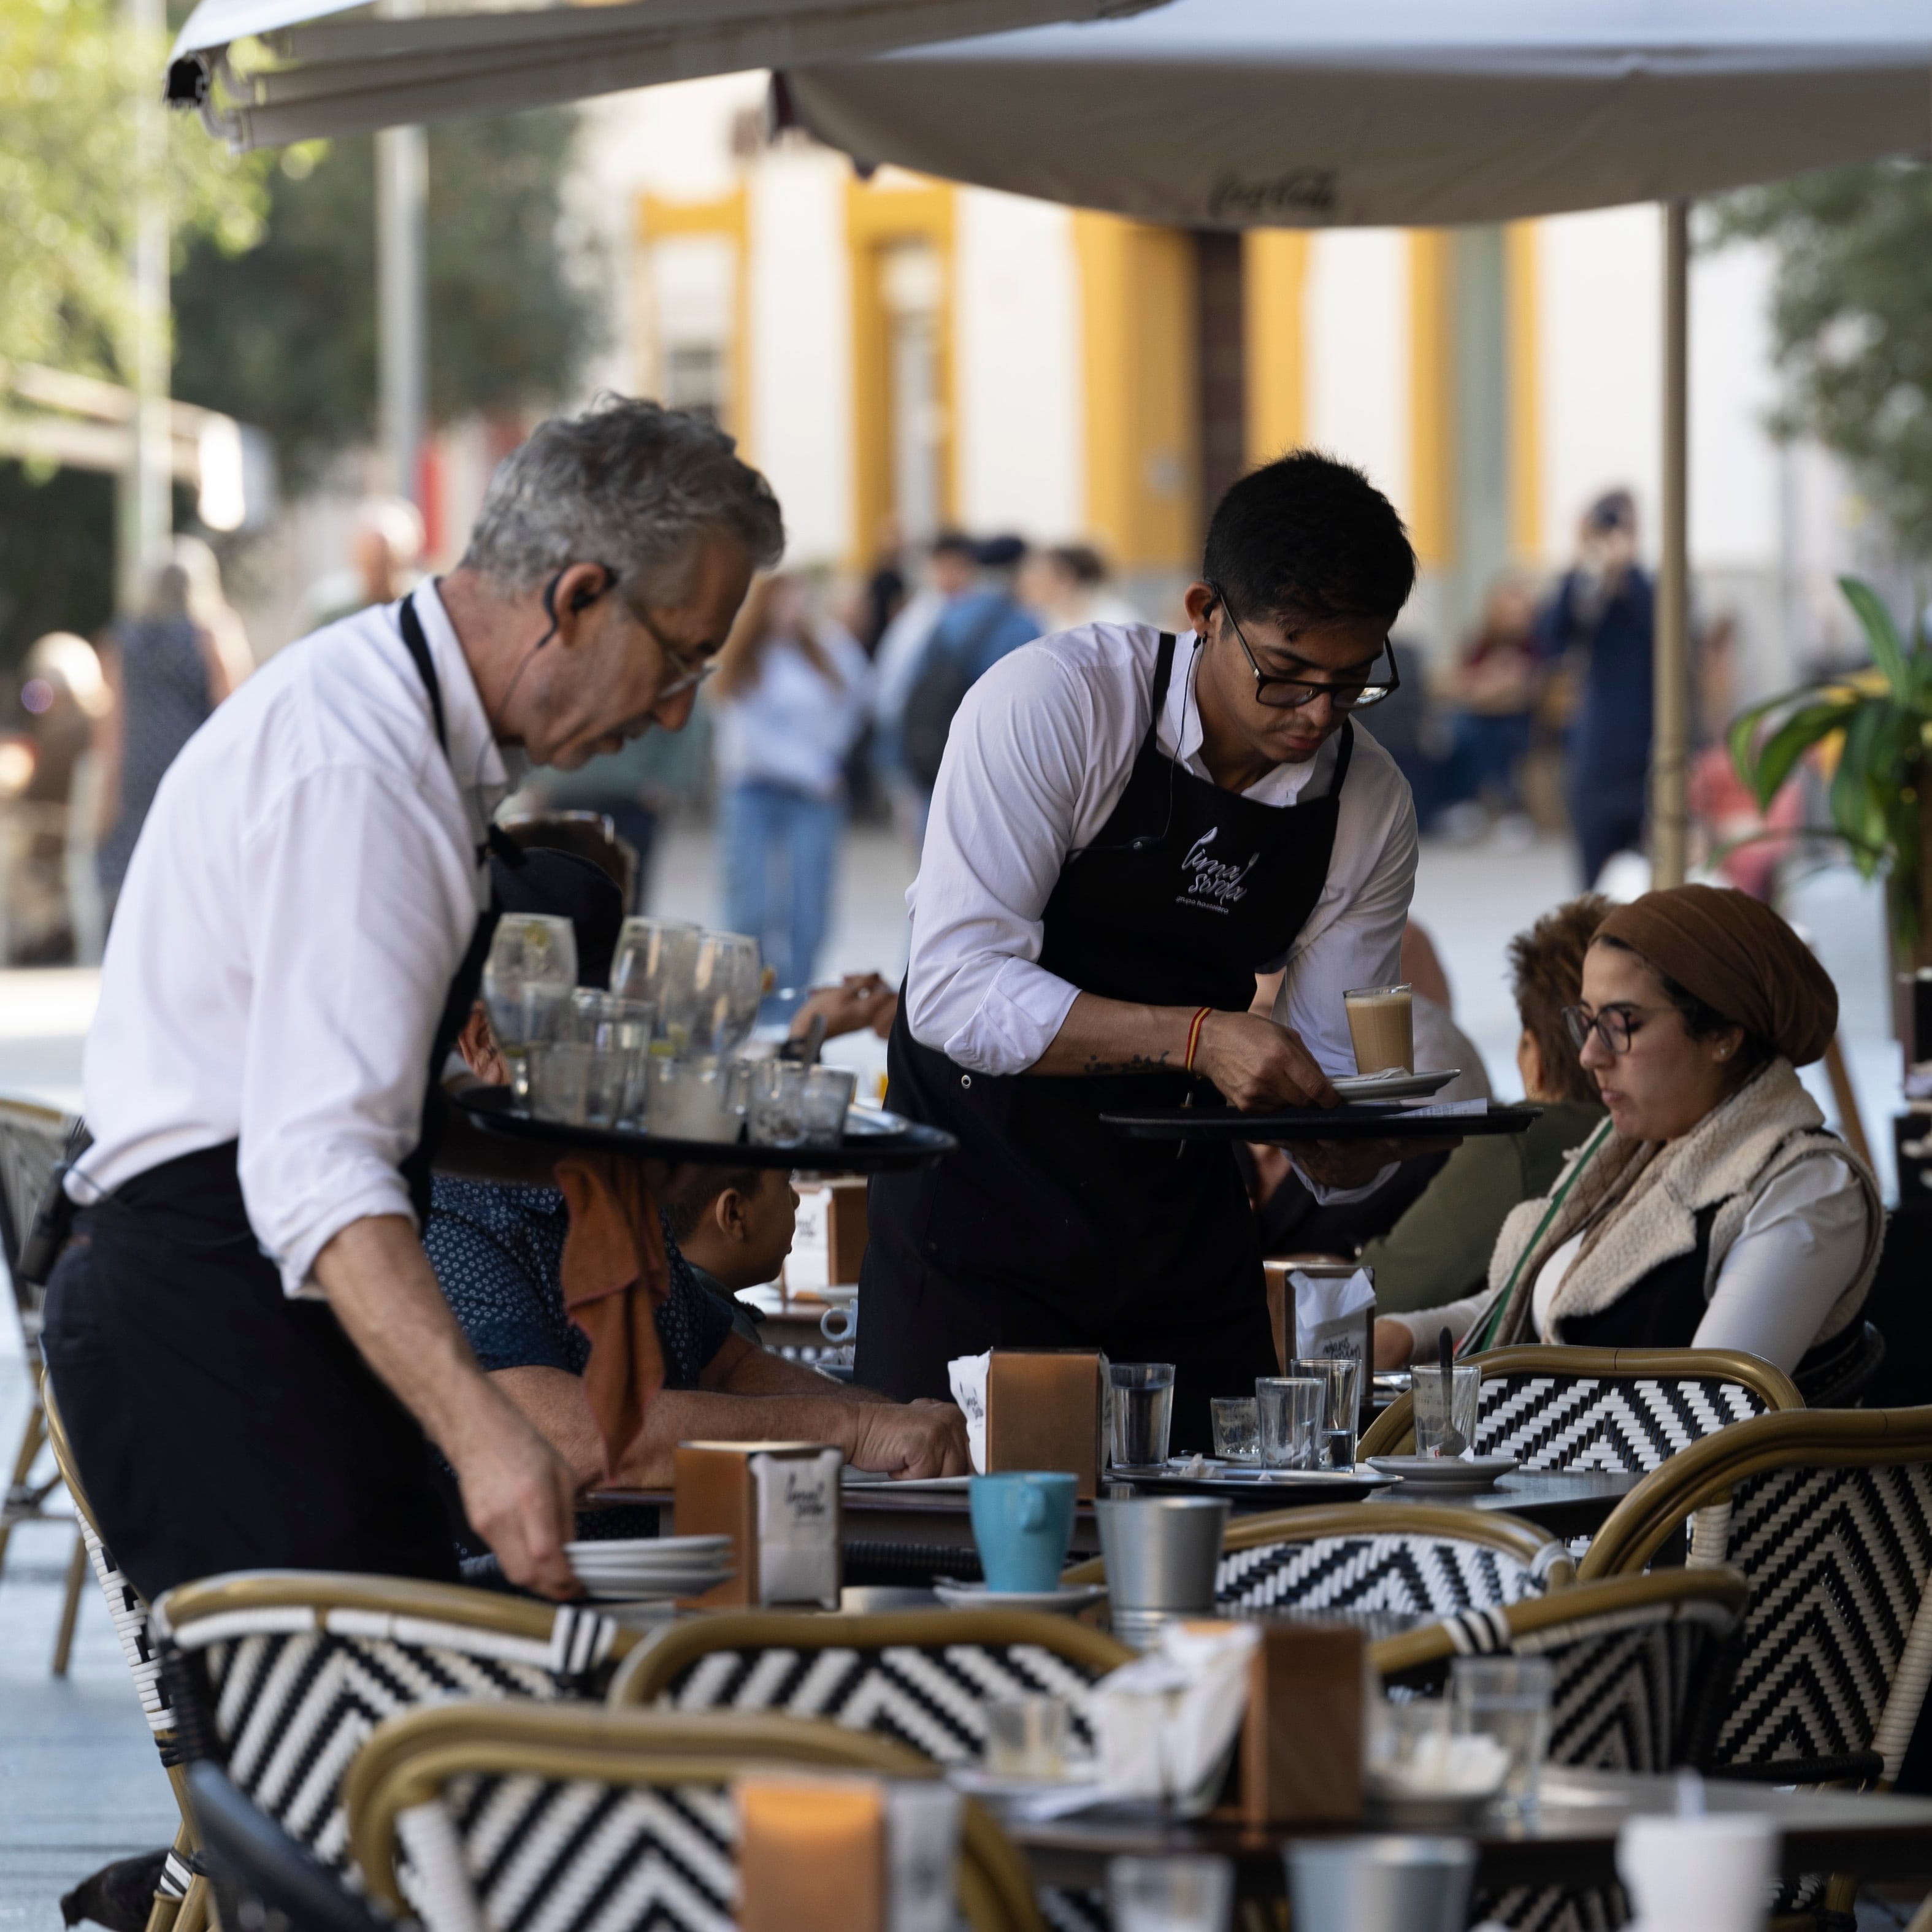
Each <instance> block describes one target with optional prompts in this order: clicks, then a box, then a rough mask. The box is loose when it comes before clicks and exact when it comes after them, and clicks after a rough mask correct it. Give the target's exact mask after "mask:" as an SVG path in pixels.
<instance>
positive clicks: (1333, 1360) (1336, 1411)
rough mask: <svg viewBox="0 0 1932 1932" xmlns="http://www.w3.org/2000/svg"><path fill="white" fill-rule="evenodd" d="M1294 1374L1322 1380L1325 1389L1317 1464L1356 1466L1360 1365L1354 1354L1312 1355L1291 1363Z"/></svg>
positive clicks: (1333, 1467) (1359, 1415)
mask: <svg viewBox="0 0 1932 1932" xmlns="http://www.w3.org/2000/svg"><path fill="white" fill-rule="evenodd" d="M1288 1373H1289V1374H1290V1375H1291V1376H1295V1377H1297V1378H1299V1379H1304V1380H1313V1381H1315V1382H1320V1383H1322V1385H1324V1386H1325V1388H1327V1390H1328V1396H1327V1398H1326V1400H1325V1402H1324V1403H1323V1405H1322V1433H1321V1439H1320V1442H1319V1448H1320V1451H1321V1455H1320V1457H1319V1464H1320V1466H1321V1467H1322V1469H1353V1468H1354V1467H1355V1431H1356V1430H1357V1428H1358V1427H1359V1426H1360V1424H1361V1400H1362V1364H1361V1358H1359V1357H1358V1356H1355V1355H1314V1356H1308V1357H1304V1358H1300V1359H1298V1360H1297V1361H1292V1362H1290V1363H1289V1365H1288Z"/></svg>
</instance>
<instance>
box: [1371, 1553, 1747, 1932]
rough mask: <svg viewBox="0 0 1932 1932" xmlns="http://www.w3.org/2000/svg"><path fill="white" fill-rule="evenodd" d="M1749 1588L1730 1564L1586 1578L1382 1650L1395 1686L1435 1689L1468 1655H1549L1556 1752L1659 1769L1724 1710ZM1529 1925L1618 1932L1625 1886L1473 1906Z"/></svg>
mask: <svg viewBox="0 0 1932 1932" xmlns="http://www.w3.org/2000/svg"><path fill="white" fill-rule="evenodd" d="M1748 1595H1749V1589H1748V1586H1747V1584H1746V1583H1745V1580H1744V1578H1743V1577H1741V1576H1739V1575H1738V1574H1736V1572H1735V1571H1729V1570H1675V1571H1671V1570H1666V1571H1653V1572H1652V1573H1651V1574H1649V1575H1648V1576H1642V1577H1615V1578H1612V1579H1610V1580H1608V1581H1604V1582H1598V1583H1579V1584H1577V1585H1575V1586H1574V1587H1572V1588H1571V1589H1567V1590H1563V1591H1559V1592H1557V1593H1556V1595H1553V1596H1549V1597H1544V1598H1535V1599H1530V1600H1526V1601H1523V1602H1521V1603H1517V1604H1509V1605H1508V1606H1506V1607H1502V1608H1500V1609H1490V1610H1468V1611H1465V1612H1463V1613H1462V1614H1461V1615H1460V1616H1455V1617H1451V1618H1448V1619H1445V1621H1444V1622H1441V1623H1439V1624H1434V1625H1430V1626H1429V1627H1428V1628H1426V1629H1423V1630H1418V1631H1405V1632H1403V1634H1401V1635H1400V1636H1398V1637H1385V1638H1384V1639H1383V1640H1382V1641H1381V1642H1380V1643H1376V1644H1374V1645H1373V1646H1370V1652H1369V1655H1370V1661H1371V1662H1372V1663H1373V1664H1374V1666H1375V1667H1376V1670H1378V1671H1379V1672H1380V1673H1381V1674H1382V1679H1383V1681H1384V1682H1385V1683H1390V1684H1396V1685H1408V1686H1409V1687H1412V1688H1434V1686H1435V1685H1436V1684H1437V1683H1439V1682H1440V1680H1441V1679H1442V1678H1443V1676H1445V1674H1446V1673H1447V1670H1448V1666H1449V1664H1451V1662H1452V1661H1453V1660H1454V1659H1455V1658H1457V1657H1469V1656H1498V1655H1511V1656H1517V1657H1542V1658H1547V1659H1548V1660H1549V1661H1550V1664H1551V1666H1552V1667H1553V1675H1554V1677H1555V1680H1556V1681H1555V1684H1554V1686H1553V1697H1552V1705H1551V1721H1550V1763H1552V1764H1553V1765H1561V1766H1574V1767H1583V1768H1587V1769H1592V1770H1597V1771H1619V1772H1658V1771H1670V1770H1673V1769H1676V1767H1677V1766H1679V1765H1682V1764H1686V1763H1694V1762H1696V1761H1697V1760H1698V1759H1699V1758H1700V1757H1701V1755H1702V1754H1703V1751H1705V1750H1706V1748H1707V1747H1708V1745H1709V1733H1710V1730H1711V1727H1712V1724H1714V1723H1715V1719H1716V1718H1717V1716H1718V1713H1719V1712H1721V1708H1722V1690H1723V1686H1724V1675H1725V1673H1724V1668H1723V1665H1724V1657H1725V1653H1726V1640H1727V1639H1728V1638H1729V1637H1730V1634H1731V1633H1732V1632H1733V1631H1734V1630H1735V1629H1736V1628H1737V1625H1738V1623H1739V1620H1740V1619H1741V1618H1742V1616H1743V1615H1744V1611H1745V1601H1746V1599H1747V1598H1748ZM1474 1915H1475V1917H1478V1918H1492V1919H1494V1920H1496V1921H1497V1922H1499V1923H1500V1924H1504V1925H1508V1926H1511V1927H1515V1928H1517V1932H1607V1928H1609V1927H1612V1926H1615V1925H1619V1924H1622V1923H1623V1922H1624V1921H1625V1919H1626V1918H1628V1910H1627V1909H1626V1908H1625V1903H1624V1900H1623V1899H1622V1895H1621V1893H1620V1892H1619V1891H1616V1889H1614V1888H1612V1889H1608V1890H1596V1889H1592V1890H1588V1891H1565V1890H1562V1889H1557V1888H1539V1889H1536V1890H1529V1889H1523V1890H1517V1891H1508V1892H1505V1893H1503V1894H1500V1895H1499V1896H1496V1897H1491V1898H1489V1899H1487V1900H1483V1901H1481V1902H1480V1903H1479V1905H1478V1908H1477V1909H1475V1914H1474Z"/></svg>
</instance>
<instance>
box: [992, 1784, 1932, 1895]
mask: <svg viewBox="0 0 1932 1932" xmlns="http://www.w3.org/2000/svg"><path fill="white" fill-rule="evenodd" d="M1704 1793H1705V1802H1706V1809H1707V1810H1709V1811H1712V1812H1714V1813H1723V1812H1736V1811H1754V1812H1762V1813H1764V1814H1767V1815H1768V1816H1769V1817H1771V1818H1772V1820H1774V1821H1775V1823H1776V1824H1777V1826H1778V1830H1779V1833H1780V1835H1781V1845H1780V1854H1779V1855H1780V1861H1781V1870H1782V1871H1783V1873H1784V1876H1785V1877H1786V1878H1787V1879H1796V1878H1799V1877H1801V1876H1803V1875H1804V1874H1805V1873H1808V1872H1821V1871H1842V1870H1854V1871H1856V1872H1858V1873H1859V1874H1860V1875H1861V1876H1863V1877H1865V1878H1870V1879H1883V1878H1898V1879H1923V1878H1927V1877H1932V1799H1924V1798H1900V1797H1896V1796H1891V1795H1890V1794H1886V1793H1858V1792H1850V1791H1780V1790H1776V1789H1775V1788H1773V1787H1769V1786H1766V1785H1757V1784H1725V1783H1724V1782H1722V1781H1719V1780H1717V1779H1712V1780H1711V1781H1708V1782H1707V1783H1706V1785H1705V1787H1704ZM1676 1796H1677V1781H1676V1778H1674V1777H1672V1776H1670V1775H1658V1776H1649V1777H1634V1776H1631V1775H1625V1774H1622V1773H1618V1772H1585V1771H1569V1770H1556V1769H1553V1770H1551V1771H1550V1772H1547V1773H1546V1774H1545V1794H1544V1802H1542V1803H1541V1805H1539V1806H1538V1808H1537V1811H1536V1812H1535V1815H1534V1816H1533V1817H1531V1818H1529V1819H1526V1820H1504V1819H1485V1820H1484V1822H1483V1823H1480V1824H1478V1826H1475V1827H1474V1828H1472V1829H1469V1830H1468V1831H1466V1832H1460V1833H1457V1834H1455V1835H1458V1836H1466V1837H1469V1838H1474V1840H1475V1843H1476V1846H1477V1863H1476V1879H1475V1882H1476V1885H1477V1886H1478V1888H1479V1889H1481V1890H1483V1891H1501V1890H1502V1889H1504V1888H1507V1887H1509V1886H1512V1885H1562V1886H1565V1887H1569V1888H1582V1887H1586V1886H1591V1885H1608V1884H1610V1883H1612V1882H1614V1881H1615V1879H1616V1841H1617V1832H1618V1830H1619V1828H1620V1827H1621V1826H1622V1824H1623V1823H1624V1821H1625V1820H1626V1819H1628V1818H1631V1817H1636V1816H1637V1815H1638V1814H1641V1813H1644V1812H1655V1813H1665V1812H1670V1811H1674V1810H1675V1809H1676ZM995 1808H996V1809H999V1807H997V1806H996V1807H995ZM1003 1822H1004V1824H1005V1826H1006V1829H1007V1833H1008V1834H1009V1835H1010V1837H1011V1838H1013V1840H1014V1841H1015V1842H1016V1843H1018V1844H1019V1845H1022V1846H1024V1847H1025V1849H1026V1852H1027V1854H1028V1857H1029V1858H1030V1859H1031V1861H1032V1864H1033V1868H1034V1876H1035V1877H1036V1878H1037V1879H1038V1880H1039V1881H1040V1883H1041V1884H1043V1885H1064V1886H1067V1887H1069V1888H1075V1889H1084V1888H1088V1887H1090V1886H1097V1885H1104V1884H1105V1882H1106V1867H1107V1861H1108V1860H1109V1859H1110V1858H1115V1857H1118V1856H1120V1855H1123V1854H1126V1853H1133V1854H1137V1855H1141V1856H1146V1855H1148V1854H1150V1853H1154V1854H1158V1853H1160V1852H1217V1853H1219V1854H1220V1855H1223V1856H1224V1857H1228V1858H1233V1859H1235V1861H1237V1863H1238V1864H1239V1865H1240V1866H1241V1867H1242V1872H1241V1877H1242V1881H1243V1885H1242V1888H1243V1890H1244V1891H1246V1892H1253V1893H1256V1894H1268V1895H1271V1896H1278V1895H1279V1894H1280V1893H1281V1892H1282V1891H1283V1889H1284V1888H1285V1884H1284V1873H1283V1867H1282V1863H1281V1853H1282V1850H1283V1847H1284V1846H1286V1844H1287V1843H1289V1841H1291V1840H1292V1839H1295V1838H1319V1837H1329V1836H1333V1835H1335V1834H1336V1833H1337V1831H1338V1830H1347V1829H1355V1828H1350V1827H1337V1826H1333V1825H1311V1826H1295V1825H1292V1824H1283V1825H1269V1826H1260V1827H1256V1826H1247V1825H1244V1824H1243V1823H1241V1822H1240V1821H1239V1820H1238V1819H1235V1818H1233V1817H1220V1816H1211V1817H1208V1818H1205V1819H1202V1820H1198V1821H1196V1822H1195V1823H1183V1822H1181V1821H1180V1820H1174V1819H1163V1818H1162V1817H1160V1816H1159V1815H1158V1814H1156V1813H1155V1812H1154V1808H1152V1807H1150V1806H1145V1805H1120V1806H1112V1807H1108V1808H1104V1809H1099V1810H1095V1811H1088V1812H1082V1813H1079V1814H1076V1816H1074V1817H1070V1818H1061V1819H1056V1820H1053V1821H1052V1823H1045V1824H1035V1823H1028V1821H1027V1820H1025V1818H1024V1817H1022V1816H1020V1815H1018V1814H1014V1813H1011V1812H1008V1813H1007V1815H1006V1816H1005V1817H1004V1819H1003ZM1360 1829H1362V1830H1364V1831H1373V1830H1378V1829H1384V1828H1383V1827H1381V1826H1377V1825H1376V1824H1373V1823H1370V1824H1367V1825H1365V1826H1362V1827H1361V1828H1360ZM1387 1829H1400V1828H1399V1827H1396V1826H1390V1827H1388V1828H1387ZM1432 1829H1436V1828H1432Z"/></svg>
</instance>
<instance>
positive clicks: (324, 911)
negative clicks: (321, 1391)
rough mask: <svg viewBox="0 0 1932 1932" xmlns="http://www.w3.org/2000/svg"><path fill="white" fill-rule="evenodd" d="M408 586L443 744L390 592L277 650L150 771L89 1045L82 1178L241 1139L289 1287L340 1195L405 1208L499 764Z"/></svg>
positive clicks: (470, 923) (252, 1194)
mask: <svg viewBox="0 0 1932 1932" xmlns="http://www.w3.org/2000/svg"><path fill="white" fill-rule="evenodd" d="M399 610H400V606H398V605H395V604H389V605H386V606H379V607H373V608H371V609H369V610H364V611H361V612H359V613H357V614H356V616H353V617H349V618H346V619H344V620H343V621H342V622H340V623H337V624H332V625H329V627H328V628H326V629H324V630H321V631H317V632H315V633H314V634H313V635H312V636H310V637H306V638H305V639H303V640H302V642H300V643H296V644H293V645H291V646H290V647H289V649H287V650H285V651H283V652H281V653H280V654H279V655H278V656H276V657H275V658H272V659H271V660H270V661H269V663H268V664H266V666H265V667H263V669H262V670H259V671H257V673H255V675H254V676H253V677H251V679H249V680H248V682H247V683H246V684H245V685H242V688H241V689H240V690H239V691H237V692H236V694H235V695H234V696H233V697H231V698H229V700H228V701H227V702H226V703H225V704H223V705H222V706H220V708H219V709H217V711H216V712H215V713H214V716H213V717H211V718H210V719H209V720H208V722H207V723H206V724H204V725H203V726H202V727H201V729H200V730H199V731H198V732H196V733H195V735H194V736H193V738H192V739H190V740H189V742H188V744H187V748H186V749H184V751H182V753H181V756H180V757H178V758H177V759H176V760H175V763H174V764H173V765H172V766H171V767H170V768H169V772H168V774H167V775H166V778H163V780H162V781H161V784H160V790H158V791H157V793H156V794H155V796H154V806H153V808H152V810H151V811H149V813H148V818H147V822H146V823H145V825H144V826H143V827H142V832H141V837H140V841H139V844H136V847H135V848H134V856H133V862H132V863H131V864H130V866H129V868H128V871H127V884H126V886H124V888H123V889H122V892H121V898H120V901H119V904H118V907H116V910H115V917H114V927H113V933H112V935H111V936H110V938H109V940H108V942H107V957H106V959H104V962H102V967H101V1004H100V1007H99V1010H98V1012H97V1013H96V1016H95V1022H94V1025H93V1028H92V1031H90V1032H89V1034H88V1037H87V1046H86V1052H85V1055H84V1056H83V1061H82V1082H83V1091H84V1092H85V1095H86V1113H87V1121H88V1124H89V1127H91V1128H92V1130H93V1132H94V1136H95V1144H94V1145H93V1147H92V1148H91V1149H90V1150H89V1152H88V1154H86V1156H85V1157H84V1158H83V1160H82V1161H81V1163H80V1169H79V1171H78V1172H77V1174H76V1175H74V1177H73V1178H71V1180H70V1181H69V1184H68V1185H69V1191H70V1192H71V1193H72V1194H73V1195H74V1198H75V1199H77V1201H80V1202H83V1203H85V1202H87V1201H89V1200H90V1199H93V1198H95V1194H96V1193H97V1192H104V1191H110V1190H113V1189H114V1188H115V1187H118V1186H119V1185H120V1184H121V1183H122V1182H123V1181H127V1180H130V1179H131V1178H133V1176H135V1175H138V1174H141V1173H144V1172H145V1171H146V1170H147V1169H149V1168H151V1167H154V1166H157V1165H158V1164H159V1163H161V1162H163V1161H166V1160H173V1159H175V1157H178V1156H179V1155H181V1154H191V1153H193V1152H194V1151H196V1150H197V1149H199V1148H208V1147H214V1146H218V1145H220V1144H221V1143H222V1142H224V1141H229V1140H239V1142H240V1144H241V1146H240V1154H239V1166H240V1172H241V1182H242V1198H243V1200H244V1201H245V1203H246V1205H247V1207H248V1219H249V1222H250V1224H251V1226H252V1227H253V1228H254V1232H255V1235H256V1238H257V1240H258V1241H260V1244H261V1245H262V1248H263V1252H264V1253H266V1254H267V1255H269V1256H271V1257H272V1259H274V1260H275V1262H276V1264H277V1265H278V1267H279V1268H280V1269H281V1275H282V1284H283V1286H284V1289H286V1290H287V1292H288V1293H290V1294H291V1295H299V1294H302V1293H304V1292H314V1291H313V1290H311V1289H310V1286H309V1275H310V1271H311V1269H312V1268H313V1267H314V1262H315V1258H316V1256H317V1254H318V1253H320V1251H321V1250H322V1249H323V1247H325V1246H326V1244H328V1243H329V1241H330V1240H331V1239H332V1238H333V1237H334V1236H335V1235H337V1234H338V1233H339V1232H341V1230H342V1229H344V1228H345V1227H347V1226H348V1225H349V1224H350V1223H351V1222H352V1221H356V1220H360V1219H362V1217H364V1216H365V1215H371V1214H405V1215H407V1214H410V1212H411V1209H410V1199H409V1191H408V1189H407V1187H406V1186H405V1185H404V1182H403V1180H402V1178H401V1175H400V1174H399V1173H398V1165H399V1163H401V1161H403V1160H404V1159H405V1158H406V1157H407V1155H408V1154H409V1153H410V1150H411V1148H413V1147H414V1145H416V1139H417V1133H418V1130H419V1127H420V1124H421V1119H422V1104H423V1094H424V1089H425V1086H426V1085H427V1083H428V1075H429V1056H430V1050H431V1044H432V1041H433V1037H434V1032H435V1028H436V1023H437V1019H438V1017H439V1016H440V1014H441V1013H442V1011H443V1004H444V1002H445V1000H446V997H447V995H448V992H449V983H450V981H451V980H452V978H454V977H455V973H456V970H457V968H458V966H459V965H460V963H461V962H462V959H463V954H464V953H465V952H466V950H467V949H468V947H469V942H470V938H471V935H472V933H473V932H474V931H475V925H476V920H477V917H478V914H479V913H481V912H482V911H483V910H484V908H485V907H486V906H487V904H488V900H489V874H488V871H487V868H485V867H484V865H482V863H481V861H480V860H479V858H478V847H479V846H480V844H481V841H482V840H483V838H484V834H485V828H486V827H487V824H488V823H489V820H490V814H492V813H493V811H495V809H496V806H497V805H499V803H500V802H502V798H503V796H504V795H505V793H506V792H507V791H508V789H509V785H510V782H511V772H510V771H509V770H508V768H507V766H506V761H505V756H504V754H502V753H501V752H500V751H499V750H498V748H497V747H496V745H495V743H494V742H493V740H492V738H491V736H490V727H489V721H488V720H487V718H486V717H485V715H484V710H483V706H482V702H481V699H480V698H479V697H478V695H477V691H476V685H475V680H474V679H472V677H471V676H470V673H469V665H468V664H467V663H466V661H465V660H464V658H463V651H462V647H461V646H460V643H458V640H457V637H456V634H455V631H454V630H453V629H452V628H451V626H450V622H449V617H448V616H447V615H446V613H445V612H444V610H443V604H442V601H441V600H440V598H438V596H437V592H436V589H435V587H434V585H432V584H429V583H425V584H423V585H422V586H419V588H418V589H417V591H416V610H417V613H418V615H419V617H420V619H421V620H422V628H423V631H424V634H425V638H426V640H427V641H428V645H429V649H430V655H431V661H433V662H434V664H435V666H436V670H437V676H438V678H439V679H440V682H441V685H442V691H443V712H444V715H445V717H446V719H447V721H448V725H449V756H448V757H445V756H444V754H443V749H442V748H441V747H440V745H438V744H437V738H436V727H435V723H434V718H433V717H432V715H431V710H430V704H429V699H428V694H426V692H425V690H424V688H423V685H422V679H421V678H420V677H419V676H418V675H417V672H416V667H415V665H414V664H412V663H411V661H410V655H409V652H408V649H407V646H405V645H404V643H403V640H402V631H401V621H400V617H399V614H398V613H399ZM520 763H521V760H520V757H519V758H518V759H517V764H518V765H519V766H520ZM458 773H460V774H462V778H461V779H460V781H459V779H458Z"/></svg>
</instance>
